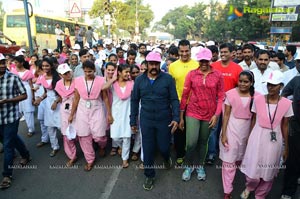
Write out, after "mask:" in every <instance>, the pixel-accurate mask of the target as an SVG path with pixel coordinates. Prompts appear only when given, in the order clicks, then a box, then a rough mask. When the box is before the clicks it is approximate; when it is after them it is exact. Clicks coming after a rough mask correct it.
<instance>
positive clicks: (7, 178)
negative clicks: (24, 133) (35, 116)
mask: <svg viewBox="0 0 300 199" xmlns="http://www.w3.org/2000/svg"><path fill="white" fill-rule="evenodd" d="M5 61H6V58H5V57H4V56H3V54H2V53H0V140H3V149H4V158H3V165H4V166H3V172H2V175H3V180H2V182H1V183H0V188H1V189H6V188H9V187H10V186H11V181H12V174H13V167H14V155H15V149H17V151H18V152H19V153H20V155H21V156H22V159H21V161H20V163H19V164H20V165H21V166H25V165H26V164H27V163H28V162H29V161H30V155H29V151H28V150H27V148H26V146H25V144H24V142H23V141H22V139H21V138H20V137H19V136H18V128H19V120H20V113H19V102H20V101H22V100H25V99H26V98H27V94H26V89H25V87H24V85H23V83H22V81H21V80H20V78H19V77H18V76H15V75H13V74H12V73H10V72H9V71H8V70H7V69H6V64H5Z"/></svg>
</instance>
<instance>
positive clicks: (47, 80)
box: [34, 58, 61, 157]
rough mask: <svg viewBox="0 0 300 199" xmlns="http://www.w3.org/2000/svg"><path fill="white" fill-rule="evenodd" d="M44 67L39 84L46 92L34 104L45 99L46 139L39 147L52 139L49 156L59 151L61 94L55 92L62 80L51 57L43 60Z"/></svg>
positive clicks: (43, 115) (43, 114)
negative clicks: (58, 134) (58, 135)
mask: <svg viewBox="0 0 300 199" xmlns="http://www.w3.org/2000/svg"><path fill="white" fill-rule="evenodd" d="M42 67H43V71H44V75H42V76H41V77H40V78H39V79H38V80H37V81H38V82H37V83H38V84H40V85H42V86H43V88H44V92H43V94H42V95H41V97H39V98H37V99H35V102H34V104H35V105H37V106H38V105H40V104H41V102H42V101H44V100H45V102H44V103H45V104H43V106H44V107H43V112H42V117H43V119H41V120H42V121H44V125H45V127H46V129H47V130H46V132H47V134H46V135H42V137H43V136H46V138H44V139H45V141H43V140H42V141H41V142H39V143H38V144H37V147H42V146H44V145H45V144H47V142H48V140H49V139H50V143H51V148H52V151H51V152H50V154H49V156H50V157H54V156H55V155H56V154H57V152H58V151H59V144H58V139H57V131H58V128H60V124H61V123H60V102H61V98H60V96H59V95H58V94H57V93H56V92H55V90H54V89H55V86H56V83H57V82H58V81H59V80H60V77H59V74H58V73H57V71H56V68H55V67H54V64H53V62H52V60H51V59H50V58H44V59H43V62H42Z"/></svg>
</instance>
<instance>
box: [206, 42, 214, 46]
mask: <svg viewBox="0 0 300 199" xmlns="http://www.w3.org/2000/svg"><path fill="white" fill-rule="evenodd" d="M213 45H215V42H214V41H208V42H206V46H213Z"/></svg>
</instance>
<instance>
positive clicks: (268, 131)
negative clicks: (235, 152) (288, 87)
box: [229, 71, 293, 199]
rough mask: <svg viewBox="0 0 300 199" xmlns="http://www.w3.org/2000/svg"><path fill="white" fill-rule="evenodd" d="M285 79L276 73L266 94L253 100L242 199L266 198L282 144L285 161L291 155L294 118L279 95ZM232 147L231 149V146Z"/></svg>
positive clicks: (280, 73) (290, 105)
mask: <svg viewBox="0 0 300 199" xmlns="http://www.w3.org/2000/svg"><path fill="white" fill-rule="evenodd" d="M283 80H284V76H283V73H282V72H280V71H273V72H272V73H271V74H270V77H269V79H268V80H267V88H268V94H267V95H259V96H257V97H255V98H254V102H253V106H252V112H253V120H254V121H253V125H254V127H253V128H252V131H251V133H250V136H249V140H248V144H247V147H246V152H245V156H244V158H243V161H242V164H241V171H242V172H243V173H244V174H245V175H246V189H245V190H244V191H243V192H242V194H241V198H248V197H249V194H250V192H251V191H255V198H256V199H264V198H265V197H266V196H267V195H268V193H269V191H270V190H271V188H272V183H273V181H274V177H275V176H276V175H277V173H278V171H279V167H280V157H281V154H282V145H283V141H284V143H285V148H284V152H283V159H284V160H285V159H286V157H287V153H288V120H289V117H291V116H292V115H293V109H292V101H290V100H288V99H286V98H284V97H281V96H280V94H279V93H280V89H282V87H283ZM229 147H230V146H229Z"/></svg>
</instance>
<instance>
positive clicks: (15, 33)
mask: <svg viewBox="0 0 300 199" xmlns="http://www.w3.org/2000/svg"><path fill="white" fill-rule="evenodd" d="M29 20H30V28H31V35H32V38H33V40H36V42H35V41H33V46H36V45H38V46H40V47H39V49H43V48H47V49H52V50H53V49H55V48H56V47H57V46H56V45H57V44H56V36H55V24H57V23H59V25H60V27H61V29H62V30H63V31H64V32H65V33H66V34H68V35H70V41H71V44H72V46H73V45H74V36H75V32H74V29H75V24H79V25H80V27H82V28H84V29H86V30H87V24H84V23H79V22H76V21H72V20H68V19H65V18H58V17H52V16H43V15H40V14H33V15H32V16H31V17H30V18H29ZM3 33H4V35H6V36H8V37H9V38H10V39H11V40H13V41H15V42H16V44H17V45H20V46H23V47H25V46H29V43H28V36H27V27H26V21H25V14H24V12H11V13H6V14H5V16H4V20H3Z"/></svg>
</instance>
